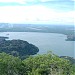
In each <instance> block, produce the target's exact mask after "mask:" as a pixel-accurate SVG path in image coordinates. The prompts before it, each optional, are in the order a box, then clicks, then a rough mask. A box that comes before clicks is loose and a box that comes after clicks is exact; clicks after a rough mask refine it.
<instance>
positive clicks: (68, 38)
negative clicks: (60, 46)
mask: <svg viewBox="0 0 75 75" xmlns="http://www.w3.org/2000/svg"><path fill="white" fill-rule="evenodd" d="M66 41H75V35H73V34H72V35H67V39H66Z"/></svg>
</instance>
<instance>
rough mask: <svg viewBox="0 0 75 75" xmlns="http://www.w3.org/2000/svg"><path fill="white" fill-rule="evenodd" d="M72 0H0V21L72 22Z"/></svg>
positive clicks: (66, 23) (67, 23) (69, 23)
mask: <svg viewBox="0 0 75 75" xmlns="http://www.w3.org/2000/svg"><path fill="white" fill-rule="evenodd" d="M74 13H75V11H74V0H0V22H1V23H36V24H37V23H38V24H39V23H40V24H65V25H71V24H72V25H73V24H74V17H75V16H74Z"/></svg>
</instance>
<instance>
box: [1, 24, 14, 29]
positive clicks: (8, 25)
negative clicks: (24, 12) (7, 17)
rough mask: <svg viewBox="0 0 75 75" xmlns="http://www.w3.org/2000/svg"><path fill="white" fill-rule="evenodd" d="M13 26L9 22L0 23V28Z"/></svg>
mask: <svg viewBox="0 0 75 75" xmlns="http://www.w3.org/2000/svg"><path fill="white" fill-rule="evenodd" d="M11 27H13V25H12V24H10V23H0V28H11Z"/></svg>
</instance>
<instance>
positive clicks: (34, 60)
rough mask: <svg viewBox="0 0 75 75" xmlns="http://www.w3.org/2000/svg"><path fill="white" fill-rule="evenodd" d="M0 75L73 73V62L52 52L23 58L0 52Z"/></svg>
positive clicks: (60, 74)
mask: <svg viewBox="0 0 75 75" xmlns="http://www.w3.org/2000/svg"><path fill="white" fill-rule="evenodd" d="M74 61H75V60H74ZM0 75H75V63H74V64H71V63H70V62H69V60H67V59H64V58H59V57H58V56H56V55H55V54H52V53H48V54H44V55H37V56H30V57H29V58H26V59H24V60H21V59H20V58H18V57H14V56H12V55H9V54H6V53H0Z"/></svg>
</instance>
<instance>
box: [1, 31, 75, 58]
mask: <svg viewBox="0 0 75 75" xmlns="http://www.w3.org/2000/svg"><path fill="white" fill-rule="evenodd" d="M8 34H9V35H8ZM0 36H7V37H9V39H10V40H12V39H21V40H25V41H28V42H29V43H32V44H34V45H36V46H37V47H38V48H39V52H38V54H44V53H47V52H48V51H52V52H53V53H55V54H56V55H59V56H71V57H74V58H75V56H74V54H75V48H74V47H75V41H65V39H67V37H66V35H63V34H57V33H37V32H0Z"/></svg>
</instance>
